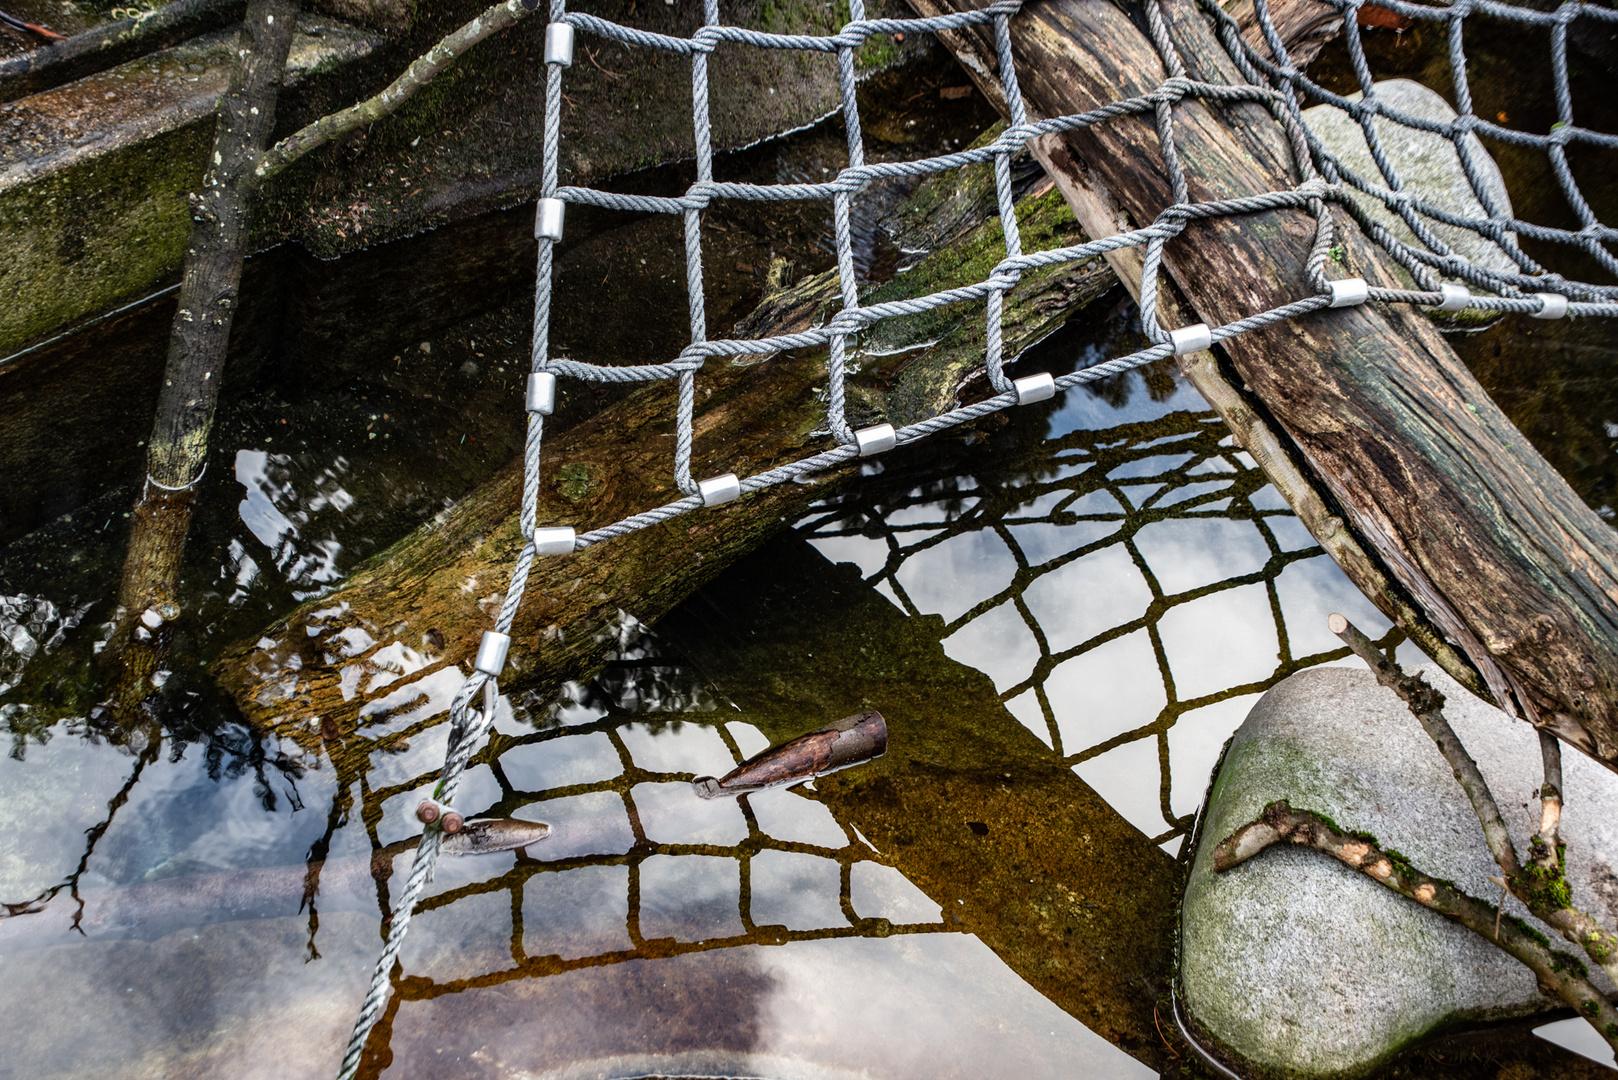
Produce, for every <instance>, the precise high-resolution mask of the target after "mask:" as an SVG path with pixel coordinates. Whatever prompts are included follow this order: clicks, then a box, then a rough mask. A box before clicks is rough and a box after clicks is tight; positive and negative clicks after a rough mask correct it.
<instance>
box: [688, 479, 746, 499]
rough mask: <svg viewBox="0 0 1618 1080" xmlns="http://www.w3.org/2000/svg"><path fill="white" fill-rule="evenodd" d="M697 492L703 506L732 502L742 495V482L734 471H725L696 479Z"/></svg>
mask: <svg viewBox="0 0 1618 1080" xmlns="http://www.w3.org/2000/svg"><path fill="white" fill-rule="evenodd" d="M697 494H698V495H701V496H702V505H703V506H718V505H720V504H721V503H728V502H734V501H735V500H737V499H739V498H741V497H742V482H741V479H740V478H739V477H738V476H737V475H736V474H735V473H725V474H724V475H723V476H714V477H710V478H709V479H707V480H701V481H698V483H697Z"/></svg>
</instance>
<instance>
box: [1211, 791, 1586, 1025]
mask: <svg viewBox="0 0 1618 1080" xmlns="http://www.w3.org/2000/svg"><path fill="white" fill-rule="evenodd" d="M1282 841H1286V842H1288V843H1291V844H1295V845H1298V846H1300V847H1309V848H1313V849H1315V850H1316V851H1321V852H1324V853H1325V854H1327V855H1330V856H1332V857H1333V858H1335V859H1337V860H1338V861H1339V862H1341V863H1343V864H1344V865H1345V866H1348V867H1351V868H1352V869H1355V870H1358V871H1360V872H1361V873H1363V874H1365V875H1366V876H1367V877H1369V878H1371V879H1372V880H1373V881H1376V882H1378V883H1380V884H1382V885H1385V886H1387V887H1388V888H1390V889H1392V890H1393V891H1394V892H1396V893H1398V894H1399V895H1400V896H1404V897H1407V898H1409V899H1411V900H1414V901H1415V902H1416V903H1418V904H1420V905H1421V906H1422V907H1425V908H1428V909H1430V910H1432V911H1436V912H1438V913H1439V914H1440V915H1442V916H1444V918H1446V919H1449V920H1450V921H1451V922H1455V923H1459V924H1460V925H1462V926H1464V927H1466V928H1467V929H1468V930H1471V931H1473V932H1474V933H1476V934H1479V935H1481V936H1482V937H1484V938H1486V939H1488V940H1489V941H1490V942H1492V943H1494V944H1495V945H1496V946H1498V947H1499V948H1501V949H1503V950H1505V951H1506V952H1507V953H1510V954H1511V955H1512V956H1513V957H1515V958H1516V959H1517V960H1519V961H1521V962H1522V963H1523V964H1525V965H1527V966H1528V968H1529V969H1530V970H1531V971H1533V973H1534V974H1535V975H1537V976H1538V977H1539V981H1540V985H1541V986H1542V987H1545V988H1546V989H1548V990H1549V991H1550V992H1552V993H1554V994H1556V995H1557V996H1558V997H1559V998H1561V999H1562V1000H1563V1001H1565V1002H1566V1003H1567V1004H1568V1005H1570V1006H1571V1007H1572V1008H1574V1009H1576V1010H1578V1012H1579V1015H1581V1016H1583V1017H1584V1018H1585V1019H1586V1020H1588V1021H1590V1023H1591V1024H1592V1025H1593V1026H1594V1027H1595V1029H1596V1031H1598V1032H1599V1033H1600V1034H1601V1036H1602V1038H1604V1039H1606V1040H1607V1042H1608V1044H1610V1045H1611V1046H1612V1047H1613V1048H1614V1049H1615V1050H1618V1008H1615V1007H1614V1006H1613V1003H1612V1002H1611V1001H1610V1000H1608V998H1607V996H1606V995H1605V994H1603V993H1601V991H1599V990H1597V989H1596V988H1595V986H1593V985H1592V984H1591V983H1590V980H1589V977H1588V973H1587V971H1586V969H1585V966H1584V964H1583V963H1581V962H1580V961H1579V959H1578V958H1577V957H1575V956H1573V955H1571V954H1569V953H1565V952H1560V951H1558V950H1555V949H1552V948H1551V943H1550V941H1549V940H1548V939H1547V938H1546V937H1545V936H1544V935H1542V934H1540V933H1539V932H1537V931H1536V930H1534V929H1533V928H1532V927H1531V926H1529V925H1528V924H1526V923H1524V922H1521V921H1520V920H1518V919H1514V918H1513V919H1504V920H1497V918H1496V915H1495V912H1493V911H1491V910H1490V908H1491V907H1492V906H1493V905H1490V904H1488V903H1485V902H1484V901H1482V900H1478V899H1477V898H1475V897H1472V896H1469V895H1468V894H1466V893H1464V892H1462V891H1460V890H1459V889H1457V888H1456V887H1455V885H1454V884H1453V883H1451V882H1448V881H1441V880H1439V879H1438V878H1434V877H1430V876H1428V875H1427V874H1424V873H1422V872H1421V871H1420V870H1417V869H1416V868H1415V867H1413V866H1411V865H1410V863H1409V862H1408V861H1407V860H1405V859H1404V858H1402V857H1400V856H1398V855H1396V854H1392V853H1389V852H1385V851H1383V850H1382V848H1381V846H1380V845H1379V844H1378V843H1377V842H1376V840H1375V839H1373V838H1371V837H1368V836H1363V835H1354V834H1347V833H1343V832H1340V831H1338V829H1337V828H1336V826H1335V825H1333V824H1332V823H1331V822H1330V821H1328V820H1327V819H1326V818H1324V817H1322V816H1321V815H1319V814H1316V813H1313V812H1311V811H1308V810H1294V809H1293V808H1292V807H1291V806H1290V805H1289V804H1288V803H1287V802H1286V800H1284V799H1283V800H1281V801H1280V802H1274V803H1271V804H1270V805H1269V806H1266V807H1265V808H1264V812H1263V814H1261V815H1260V816H1259V818H1258V820H1256V821H1253V822H1250V823H1249V824H1247V825H1243V826H1242V827H1241V828H1239V829H1237V830H1236V831H1235V832H1234V833H1232V834H1231V835H1230V836H1229V837H1227V838H1226V839H1224V840H1223V841H1221V842H1220V843H1219V845H1218V846H1217V847H1215V848H1214V870H1215V871H1216V872H1220V873H1223V872H1224V871H1226V870H1229V869H1231V868H1232V867H1234V866H1238V865H1240V864H1241V863H1243V862H1245V861H1247V860H1248V859H1251V858H1252V857H1253V856H1254V855H1257V854H1258V853H1259V852H1261V851H1263V850H1264V849H1265V848H1267V847H1270V846H1271V845H1273V844H1278V843H1280V842H1282Z"/></svg>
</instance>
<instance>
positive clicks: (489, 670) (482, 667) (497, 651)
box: [472, 630, 511, 686]
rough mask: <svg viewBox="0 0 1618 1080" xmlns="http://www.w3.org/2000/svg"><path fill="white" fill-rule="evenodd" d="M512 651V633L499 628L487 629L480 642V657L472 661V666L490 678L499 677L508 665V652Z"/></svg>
mask: <svg viewBox="0 0 1618 1080" xmlns="http://www.w3.org/2000/svg"><path fill="white" fill-rule="evenodd" d="M510 651H511V637H510V635H508V634H502V633H500V632H499V631H498V630H485V631H483V640H482V641H480V642H478V658H477V659H476V660H474V661H473V662H472V667H474V668H475V669H477V670H478V671H481V672H483V673H484V674H485V675H488V676H489V677H490V678H497V677H499V675H500V672H501V671H502V670H503V669H504V668H505V666H506V654H507V653H509V652H510ZM490 685H491V686H492V685H493V683H491V684H490Z"/></svg>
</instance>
